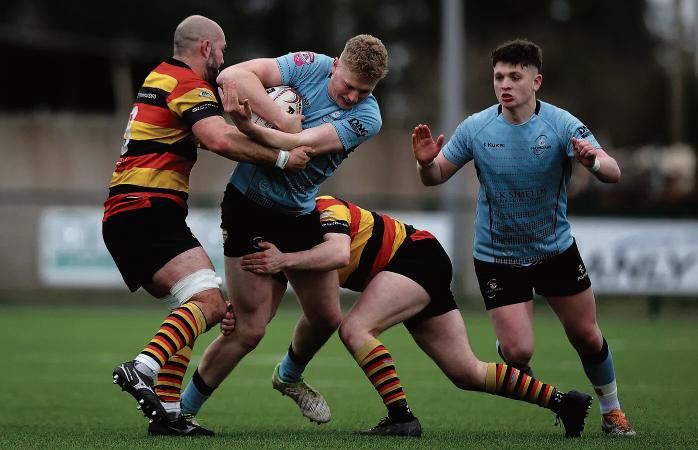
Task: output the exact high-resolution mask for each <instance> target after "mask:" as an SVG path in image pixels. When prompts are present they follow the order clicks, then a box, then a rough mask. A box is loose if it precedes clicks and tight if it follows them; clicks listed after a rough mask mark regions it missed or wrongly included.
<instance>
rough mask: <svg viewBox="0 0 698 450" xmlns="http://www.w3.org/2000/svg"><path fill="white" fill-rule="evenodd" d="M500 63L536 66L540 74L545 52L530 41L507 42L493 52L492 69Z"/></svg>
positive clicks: (515, 40) (516, 40)
mask: <svg viewBox="0 0 698 450" xmlns="http://www.w3.org/2000/svg"><path fill="white" fill-rule="evenodd" d="M498 62H504V63H508V64H513V65H515V66H517V65H522V66H523V67H527V66H534V67H535V68H537V69H538V71H539V72H540V69H541V68H542V67H543V50H542V49H541V48H540V47H539V46H537V45H536V44H534V43H533V42H531V41H529V40H528V39H514V40H513V41H506V42H505V43H503V44H501V45H500V46H499V47H497V48H495V49H494V50H493V51H492V67H494V66H496V65H497V63H498Z"/></svg>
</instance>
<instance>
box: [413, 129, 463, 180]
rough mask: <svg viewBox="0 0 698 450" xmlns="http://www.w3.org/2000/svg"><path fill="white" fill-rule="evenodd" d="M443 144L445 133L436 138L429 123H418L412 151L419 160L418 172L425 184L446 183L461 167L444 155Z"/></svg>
mask: <svg viewBox="0 0 698 450" xmlns="http://www.w3.org/2000/svg"><path fill="white" fill-rule="evenodd" d="M443 145H444V135H443V134H441V135H439V137H438V138H436V140H434V139H433V138H432V136H431V130H430V129H429V127H428V126H427V125H422V124H420V125H417V126H416V127H415V129H414V132H412V151H413V153H414V157H415V159H416V160H417V172H418V173H419V178H420V179H421V180H422V184H424V185H425V186H435V185H437V184H441V183H444V182H445V181H446V180H448V179H449V178H451V177H452V176H453V174H454V173H456V172H457V171H458V169H460V167H459V166H457V165H455V164H453V163H452V162H450V161H449V160H448V159H446V157H445V156H444V155H443V153H442V152H441V149H442V148H443Z"/></svg>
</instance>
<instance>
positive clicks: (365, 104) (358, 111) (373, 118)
mask: <svg viewBox="0 0 698 450" xmlns="http://www.w3.org/2000/svg"><path fill="white" fill-rule="evenodd" d="M330 123H331V124H332V126H333V127H334V129H335V131H336V132H337V136H339V140H340V141H341V142H342V145H343V146H344V150H345V151H349V150H351V149H353V148H355V147H357V146H359V145H360V144H362V143H363V142H365V141H367V140H368V139H369V138H371V137H372V136H375V135H376V134H377V133H378V132H379V131H380V129H381V126H382V125H383V121H382V119H381V113H380V109H379V108H378V102H377V101H376V99H375V98H374V97H373V96H370V97H367V98H366V99H365V100H364V101H362V102H361V103H359V104H358V105H357V106H355V107H354V108H353V109H352V111H351V112H350V113H349V114H347V115H346V116H344V117H342V118H341V119H339V120H335V121H333V122H330Z"/></svg>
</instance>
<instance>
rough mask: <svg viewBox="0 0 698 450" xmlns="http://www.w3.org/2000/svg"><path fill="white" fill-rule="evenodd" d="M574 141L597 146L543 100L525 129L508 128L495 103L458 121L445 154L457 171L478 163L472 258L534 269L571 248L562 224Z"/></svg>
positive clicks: (568, 116)
mask: <svg viewBox="0 0 698 450" xmlns="http://www.w3.org/2000/svg"><path fill="white" fill-rule="evenodd" d="M572 137H576V138H577V139H586V140H588V141H589V142H591V144H592V145H593V146H594V147H596V148H599V147H600V145H599V143H598V142H597V140H596V138H594V136H593V135H592V134H591V132H590V131H589V129H588V128H587V127H585V126H584V124H583V123H582V122H580V121H579V119H577V118H576V117H574V116H573V115H572V114H570V113H568V112H567V111H565V110H563V109H560V108H558V107H556V106H553V105H551V104H549V103H545V102H540V101H538V102H537V104H536V111H535V114H533V116H531V118H530V119H529V120H528V121H527V122H525V123H523V124H519V125H513V124H511V123H509V122H508V121H507V120H506V119H505V118H504V116H503V115H502V113H501V106H500V105H498V104H497V105H494V106H491V107H490V108H487V109H485V110H484V111H481V112H479V113H477V114H473V115H472V116H470V117H468V118H467V119H465V120H464V121H463V122H461V124H460V125H459V126H458V128H457V129H456V132H455V133H454V134H453V136H452V137H451V139H450V140H449V141H448V143H447V144H446V146H445V147H444V148H443V155H444V156H445V157H446V159H448V160H449V161H450V162H452V163H453V164H455V165H457V166H463V165H464V164H466V163H467V162H468V161H471V160H473V161H474V164H475V169H476V171H477V175H478V179H479V180H480V191H479V193H478V200H477V211H476V218H475V236H474V245H473V248H474V251H473V256H474V257H475V258H476V259H479V260H481V261H486V262H493V263H497V264H515V265H528V264H535V263H538V262H540V261H544V260H546V259H548V258H550V257H551V256H554V255H557V254H559V253H561V252H563V251H565V250H566V249H567V248H569V247H570V246H571V245H572V242H573V239H572V234H571V232H570V224H569V222H568V221H567V185H568V184H569V181H570V176H571V174H572V162H573V160H574V153H573V150H572V142H571V139H572Z"/></svg>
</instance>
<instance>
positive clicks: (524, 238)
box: [412, 39, 635, 436]
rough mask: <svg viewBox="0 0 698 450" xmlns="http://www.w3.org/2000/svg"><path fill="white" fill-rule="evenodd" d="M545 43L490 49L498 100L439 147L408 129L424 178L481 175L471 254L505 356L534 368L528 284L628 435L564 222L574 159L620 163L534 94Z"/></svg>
mask: <svg viewBox="0 0 698 450" xmlns="http://www.w3.org/2000/svg"><path fill="white" fill-rule="evenodd" d="M542 61H543V59H542V51H541V49H540V47H538V46H537V45H536V44H534V43H533V42H530V41H527V40H523V39H517V40H514V41H509V42H505V43H504V44H502V45H500V46H499V47H497V48H496V49H495V50H494V51H493V52H492V67H493V72H494V91H495V95H496V97H497V100H498V103H497V104H495V105H494V106H491V107H489V108H487V109H485V110H484V111H481V112H479V113H476V114H473V115H472V116H470V117H468V118H467V119H465V120H464V121H463V122H462V123H461V124H460V125H459V126H458V128H457V129H456V131H455V133H454V135H453V136H452V137H451V139H450V140H449V142H448V143H447V144H446V145H445V146H444V145H443V144H444V136H443V135H440V136H438V137H437V138H436V140H434V139H433V138H432V135H431V131H430V129H429V127H428V126H426V125H418V126H417V127H416V128H415V129H414V133H413V134H412V148H413V152H414V156H415V158H416V159H417V162H418V165H417V168H418V172H419V176H420V178H421V180H422V182H423V183H424V184H425V185H427V186H433V185H438V184H441V183H444V182H446V181H447V180H448V179H449V178H450V177H451V176H452V175H453V174H454V173H456V172H457V171H458V170H459V169H460V168H461V167H463V166H464V165H465V164H466V163H468V162H469V161H473V164H475V169H476V170H477V174H478V179H479V181H480V191H479V194H478V201H477V213H476V223H475V236H474V252H473V253H474V255H473V256H474V260H475V271H476V274H477V278H478V282H479V285H480V291H481V293H482V296H483V299H484V301H485V308H486V309H487V311H488V312H489V315H490V318H491V320H492V324H493V325H494V329H495V332H496V335H497V338H498V345H499V349H500V353H501V354H502V356H503V358H504V360H505V361H507V362H508V364H510V365H512V366H514V367H517V368H519V369H520V370H523V371H530V366H529V363H530V360H531V357H532V356H533V350H534V336H533V291H534V290H535V292H536V293H538V294H539V295H541V296H543V297H545V299H546V300H547V302H548V304H549V305H550V307H551V308H552V309H553V311H555V314H557V316H558V318H559V319H560V322H561V323H562V325H563V327H564V329H565V333H566V334H567V338H568V339H569V341H570V343H571V344H572V346H573V347H574V349H575V350H576V351H577V353H578V354H579V357H580V359H581V362H582V366H583V368H584V371H585V373H586V375H587V377H588V378H589V381H591V383H592V385H593V386H594V391H595V392H596V394H597V396H598V399H599V407H600V409H601V415H602V420H601V428H602V429H603V431H604V432H605V433H607V434H609V435H616V436H633V435H635V431H634V430H633V429H632V427H631V426H630V423H629V422H628V419H627V417H626V416H625V414H624V413H623V411H622V410H621V407H620V402H619V400H618V393H617V387H616V375H615V369H614V365H613V359H612V356H611V351H610V348H609V345H608V343H607V342H606V339H604V337H603V335H602V333H601V330H600V329H599V326H598V324H597V322H596V305H595V300H594V294H593V292H592V289H591V281H590V280H589V274H588V273H587V270H586V268H585V266H584V262H583V261H582V258H581V256H580V255H579V251H578V249H577V244H576V242H575V240H574V237H573V236H572V233H571V230H570V224H569V222H568V220H567V185H568V183H569V181H570V177H571V175H572V169H573V163H574V161H575V160H576V161H577V162H578V163H579V164H580V165H581V166H582V167H584V168H585V169H586V170H588V171H589V172H591V174H593V175H594V176H595V177H596V178H597V179H598V180H599V181H601V182H604V183H617V182H618V181H619V179H620V168H619V167H618V163H617V162H616V161H615V159H613V158H612V157H611V156H610V155H609V154H608V153H606V152H605V151H604V150H603V149H602V148H601V146H600V145H599V143H598V141H597V140H596V138H595V137H594V135H593V134H592V133H591V131H590V130H589V129H588V128H587V127H586V126H584V124H583V123H582V122H581V121H579V119H577V118H576V117H574V116H573V115H571V114H570V113H569V112H567V111H565V110H563V109H561V108H558V107H556V106H553V105H551V104H549V103H545V102H542V101H540V100H537V99H536V93H537V92H538V90H539V89H540V87H541V83H542V81H543V76H542V75H541V73H540V70H541V67H542Z"/></svg>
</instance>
